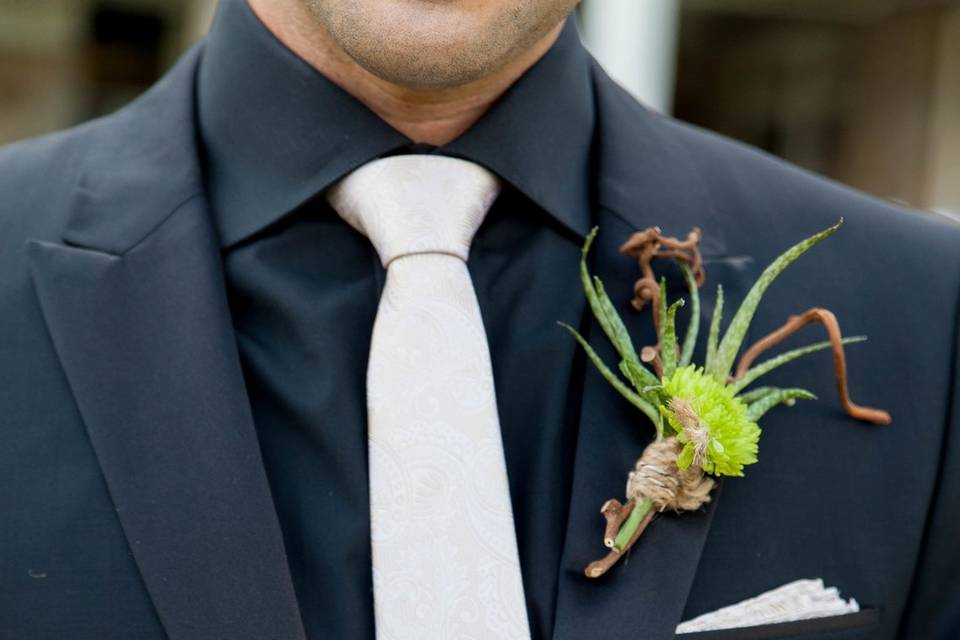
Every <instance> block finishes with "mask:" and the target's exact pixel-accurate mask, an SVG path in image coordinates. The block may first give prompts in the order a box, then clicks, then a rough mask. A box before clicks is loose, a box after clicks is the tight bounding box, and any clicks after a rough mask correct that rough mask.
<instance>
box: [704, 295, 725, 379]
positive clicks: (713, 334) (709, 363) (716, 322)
mask: <svg viewBox="0 0 960 640" xmlns="http://www.w3.org/2000/svg"><path fill="white" fill-rule="evenodd" d="M722 318H723V285H720V284H718V285H717V303H716V305H715V306H714V308H713V316H712V317H711V318H710V332H709V333H708V334H707V360H706V362H705V363H704V367H705V368H706V370H707V371H712V370H713V361H714V360H716V359H717V342H718V341H719V340H720V320H721V319H722Z"/></svg>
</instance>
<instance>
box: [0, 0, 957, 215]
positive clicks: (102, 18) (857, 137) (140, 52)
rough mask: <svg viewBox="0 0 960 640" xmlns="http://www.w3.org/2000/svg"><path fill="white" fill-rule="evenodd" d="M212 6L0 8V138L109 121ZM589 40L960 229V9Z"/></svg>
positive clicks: (947, 2) (793, 149)
mask: <svg viewBox="0 0 960 640" xmlns="http://www.w3.org/2000/svg"><path fill="white" fill-rule="evenodd" d="M215 5H216V0H0V144H2V143H5V142H10V141H14V140H17V139H21V138H26V137H30V136H33V135H37V134H40V133H44V132H47V131H52V130H55V129H60V128H63V127H66V126H69V125H72V124H75V123H77V122H81V121H83V120H86V119H89V118H91V117H94V116H97V115H100V114H103V113H107V112H110V111H112V110H113V109H115V108H117V107H118V106H120V105H122V104H124V103H125V102H127V101H128V100H130V99H131V98H132V97H133V96H136V95H137V94H138V93H140V92H142V91H143V90H144V89H145V88H146V87H148V86H149V85H150V84H151V83H152V82H153V81H154V80H155V79H156V78H157V77H158V76H159V75H160V74H161V73H162V72H163V71H164V70H165V69H167V68H168V67H169V66H170V65H171V64H172V63H173V61H174V60H175V59H176V58H177V56H178V55H179V54H180V53H182V52H183V50H184V49H185V48H187V47H188V46H190V44H192V43H193V42H194V41H195V40H196V39H198V38H199V37H201V36H202V34H203V33H204V31H205V30H206V28H207V25H208V24H209V20H210V16H211V15H212V13H213V9H214V8H215ZM578 17H579V19H580V22H581V31H582V33H583V35H584V39H585V41H586V42H587V45H588V47H589V48H590V49H591V51H592V52H593V53H594V55H596V56H597V58H598V59H599V60H600V61H601V63H603V65H604V66H605V67H606V68H607V70H608V71H610V72H611V74H612V75H613V76H614V77H615V78H616V79H617V80H618V81H620V82H621V84H623V85H624V86H625V87H627V88H628V89H629V90H630V91H631V92H633V93H634V94H635V95H637V96H638V97H639V98H640V99H641V100H643V101H644V102H645V103H646V104H648V105H649V106H651V107H652V108H655V109H658V110H660V111H663V112H666V113H671V114H673V115H675V116H677V117H678V118H680V119H683V120H686V121H689V122H692V123H695V124H697V125H700V126H703V127H706V128H709V129H713V130H715V131H719V132H721V133H724V134H726V135H730V136H733V137H735V138H738V139H740V140H743V141H745V142H748V143H749V144H752V145H755V146H758V147H761V148H763V149H766V150H767V151H770V152H771V153H774V154H777V155H779V156H781V157H783V158H786V159H787V160H789V161H791V162H794V163H797V164H799V165H801V166H804V167H806V168H809V169H811V170H813V171H817V172H819V173H821V174H824V175H826V176H829V177H831V178H834V179H837V180H840V181H842V182H845V183H847V184H850V185H852V186H854V187H857V188H859V189H863V190H865V191H867V192H870V193H873V194H875V195H878V196H880V197H883V198H888V199H892V200H895V201H898V202H902V203H905V204H908V205H911V206H913V207H916V208H919V209H924V210H928V211H935V212H937V213H940V214H943V215H947V216H951V217H954V218H956V219H958V220H960V0H584V2H583V4H582V6H581V7H580V9H579V11H578Z"/></svg>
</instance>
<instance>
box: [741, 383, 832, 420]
mask: <svg viewBox="0 0 960 640" xmlns="http://www.w3.org/2000/svg"><path fill="white" fill-rule="evenodd" d="M816 399H817V396H815V395H813V394H812V393H810V392H809V391H807V390H806V389H775V390H774V391H772V392H770V393H768V394H766V395H764V396H762V397H761V398H759V399H758V400H755V401H754V402H753V403H752V404H750V406H749V407H747V415H748V416H749V417H750V419H751V420H753V421H754V422H756V421H757V420H759V419H760V418H762V417H763V414H765V413H766V412H767V411H769V410H770V409H773V408H774V407H775V406H777V405H778V404H783V403H786V404H793V402H794V401H795V400H816Z"/></svg>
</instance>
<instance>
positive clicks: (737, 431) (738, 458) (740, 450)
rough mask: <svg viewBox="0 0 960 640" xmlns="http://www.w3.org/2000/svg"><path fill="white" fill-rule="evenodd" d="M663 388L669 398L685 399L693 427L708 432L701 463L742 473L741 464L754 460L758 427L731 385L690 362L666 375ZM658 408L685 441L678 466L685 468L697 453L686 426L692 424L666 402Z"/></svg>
mask: <svg viewBox="0 0 960 640" xmlns="http://www.w3.org/2000/svg"><path fill="white" fill-rule="evenodd" d="M663 389H664V392H665V393H666V394H667V395H668V396H669V397H670V398H671V399H681V400H684V401H685V402H686V403H688V404H689V407H690V408H691V409H692V411H693V412H694V414H695V415H696V419H697V421H698V424H697V425H693V426H694V428H697V429H700V428H702V429H704V430H706V432H707V434H708V435H709V445H708V446H706V447H704V448H703V449H702V451H701V456H702V457H703V465H702V466H703V470H704V471H705V472H706V473H709V474H713V475H725V476H742V475H743V467H744V466H746V465H749V464H753V463H754V462H756V461H757V443H758V442H759V440H760V427H759V426H758V425H757V423H756V422H754V421H753V420H751V419H750V416H749V413H748V407H747V405H746V403H744V402H742V401H741V400H740V399H739V398H736V397H735V396H734V390H733V389H732V387H730V385H725V384H722V383H720V382H719V381H718V380H717V379H716V378H714V377H713V376H711V375H707V374H705V373H704V370H703V368H702V367H696V366H693V365H690V366H686V367H681V368H678V369H677V370H676V371H674V372H673V374H672V375H670V376H669V377H665V378H664V379H663ZM674 406H676V405H674ZM660 412H661V413H662V414H663V415H664V416H666V418H667V423H668V424H669V425H670V427H671V428H672V429H673V430H674V431H675V432H676V434H677V440H679V441H680V442H682V443H683V444H684V448H683V451H682V452H681V453H680V455H679V457H678V459H677V466H678V467H679V468H680V469H685V468H687V467H689V466H690V464H691V463H692V461H693V459H694V456H695V453H696V452H695V447H694V444H693V443H692V442H689V438H688V436H687V431H688V429H687V428H688V427H690V426H691V425H689V424H684V423H683V422H682V421H681V418H680V417H678V415H677V412H676V411H674V410H672V409H670V408H669V405H667V406H664V405H661V406H660ZM696 433H700V432H696ZM701 441H702V439H701Z"/></svg>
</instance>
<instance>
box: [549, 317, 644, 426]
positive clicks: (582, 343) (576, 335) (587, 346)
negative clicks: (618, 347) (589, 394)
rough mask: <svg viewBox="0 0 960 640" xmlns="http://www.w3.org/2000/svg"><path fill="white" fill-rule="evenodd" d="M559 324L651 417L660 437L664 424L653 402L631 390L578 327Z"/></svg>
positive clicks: (598, 369) (627, 397) (622, 393)
mask: <svg viewBox="0 0 960 640" xmlns="http://www.w3.org/2000/svg"><path fill="white" fill-rule="evenodd" d="M557 324H559V325H560V326H561V327H563V328H564V329H566V330H567V331H569V332H570V333H571V334H572V335H573V337H574V338H576V339H577V342H579V343H580V346H581V347H583V350H584V351H585V352H586V354H587V357H589V358H590V361H591V362H592V363H593V365H594V366H595V367H596V368H597V371H599V372H600V375H602V376H603V378H604V380H606V381H607V382H609V383H610V384H611V385H612V386H613V388H614V389H616V390H617V391H619V392H620V395H622V396H623V397H624V398H626V399H627V401H628V402H629V403H630V404H632V405H633V406H635V407H636V408H637V409H640V411H642V412H643V413H644V414H645V415H646V416H647V417H648V418H650V420H651V421H652V422H653V424H654V425H655V426H656V428H657V436H658V438H659V436H660V434H661V432H662V429H663V426H662V423H661V418H660V413H659V412H658V411H657V410H656V408H655V407H654V406H653V405H652V404H650V403H649V402H647V401H646V400H644V399H643V398H641V397H640V396H639V395H637V394H636V393H634V392H633V391H631V390H630V388H629V387H627V385H625V384H624V383H623V381H621V380H620V378H618V377H617V375H616V374H615V373H614V372H613V371H611V370H610V369H609V368H608V367H607V365H605V364H604V363H603V360H601V359H600V356H599V355H597V352H596V351H594V350H593V347H591V346H590V344H589V343H588V342H587V341H586V340H585V339H584V337H583V336H581V335H580V333H579V332H578V331H577V330H576V329H574V328H573V327H571V326H570V325H568V324H567V323H565V322H559V323H557Z"/></svg>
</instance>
